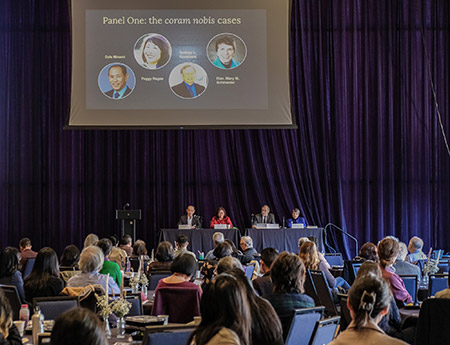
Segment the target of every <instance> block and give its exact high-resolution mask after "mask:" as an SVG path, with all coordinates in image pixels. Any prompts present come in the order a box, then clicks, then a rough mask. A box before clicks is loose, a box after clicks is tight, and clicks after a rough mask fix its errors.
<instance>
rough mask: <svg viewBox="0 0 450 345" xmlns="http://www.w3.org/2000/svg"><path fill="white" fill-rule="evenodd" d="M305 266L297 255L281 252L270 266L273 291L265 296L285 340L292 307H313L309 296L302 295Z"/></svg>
mask: <svg viewBox="0 0 450 345" xmlns="http://www.w3.org/2000/svg"><path fill="white" fill-rule="evenodd" d="M305 272H306V270H305V266H304V265H303V263H302V261H301V260H300V258H299V257H298V256H297V255H294V254H290V253H288V252H282V253H281V254H280V255H279V256H278V258H276V259H275V261H274V262H273V263H272V266H271V267H270V277H271V279H272V286H273V292H272V293H271V294H270V295H268V296H266V298H267V299H268V300H269V302H270V303H271V304H272V306H273V307H274V309H275V311H276V312H277V314H278V317H279V318H280V321H281V325H282V328H283V339H284V340H286V337H287V334H288V332H289V327H290V325H291V319H292V312H293V310H294V309H300V308H310V307H314V301H313V299H312V298H311V297H309V296H307V295H304V294H303V293H304V289H303V284H304V282H305Z"/></svg>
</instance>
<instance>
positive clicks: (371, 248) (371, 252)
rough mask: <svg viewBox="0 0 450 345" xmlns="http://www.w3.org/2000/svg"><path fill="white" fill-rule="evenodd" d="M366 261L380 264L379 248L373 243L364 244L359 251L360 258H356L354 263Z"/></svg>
mask: <svg viewBox="0 0 450 345" xmlns="http://www.w3.org/2000/svg"><path fill="white" fill-rule="evenodd" d="M366 260H370V261H374V262H378V251H377V246H376V245H375V244H373V243H372V242H366V243H364V244H363V246H362V247H361V249H360V250H359V254H358V256H356V257H355V258H354V259H353V261H360V262H364V261H366Z"/></svg>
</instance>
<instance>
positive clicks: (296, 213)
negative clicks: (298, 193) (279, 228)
mask: <svg viewBox="0 0 450 345" xmlns="http://www.w3.org/2000/svg"><path fill="white" fill-rule="evenodd" d="M292 224H303V225H304V226H305V227H306V226H308V223H307V222H306V219H305V218H303V217H300V210H299V209H298V208H294V209H293V210H292V218H289V219H288V228H292Z"/></svg>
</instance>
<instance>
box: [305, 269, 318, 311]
mask: <svg viewBox="0 0 450 345" xmlns="http://www.w3.org/2000/svg"><path fill="white" fill-rule="evenodd" d="M303 287H304V288H305V294H306V295H308V296H309V297H311V298H312V299H313V300H314V304H315V305H320V300H319V296H318V295H317V290H316V287H315V286H314V282H313V281H312V278H311V273H310V272H309V270H306V275H305V284H304V285H303Z"/></svg>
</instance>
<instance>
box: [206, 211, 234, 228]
mask: <svg viewBox="0 0 450 345" xmlns="http://www.w3.org/2000/svg"><path fill="white" fill-rule="evenodd" d="M216 224H227V225H228V228H230V229H231V228H232V227H233V223H232V222H231V219H230V217H228V216H227V211H225V209H224V208H223V207H219V208H218V209H217V212H216V215H215V216H214V217H212V219H211V223H210V228H211V229H214V225H216Z"/></svg>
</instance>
